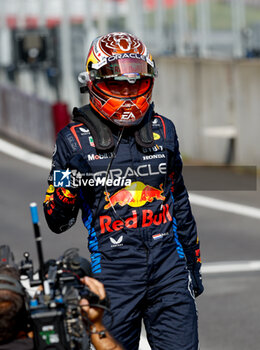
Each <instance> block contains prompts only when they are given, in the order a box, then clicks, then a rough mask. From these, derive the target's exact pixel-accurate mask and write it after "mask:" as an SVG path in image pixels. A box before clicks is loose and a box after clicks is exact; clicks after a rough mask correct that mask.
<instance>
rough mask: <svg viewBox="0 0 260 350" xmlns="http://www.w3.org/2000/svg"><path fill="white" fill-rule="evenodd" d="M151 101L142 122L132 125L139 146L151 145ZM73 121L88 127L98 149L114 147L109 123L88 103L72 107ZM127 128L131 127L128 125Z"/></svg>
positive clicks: (152, 111)
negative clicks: (79, 106)
mask: <svg viewBox="0 0 260 350" xmlns="http://www.w3.org/2000/svg"><path fill="white" fill-rule="evenodd" d="M153 107H154V104H153V103H152V104H151V105H150V107H149V109H148V111H147V112H146V114H145V116H144V118H143V120H142V122H141V123H140V124H139V125H138V126H135V127H134V136H135V140H136V143H137V144H138V145H139V146H141V147H153V146H154V139H153V132H152V124H151V118H152V116H153V115H154V110H153ZM73 121H76V122H80V123H83V124H84V125H86V126H87V127H88V129H89V130H90V132H91V135H92V137H93V139H94V142H95V145H96V148H97V150H98V151H108V150H112V149H114V147H115V143H114V138H113V134H112V131H111V128H112V127H113V126H112V125H111V123H110V122H109V121H107V120H105V119H103V118H101V117H100V116H98V115H97V114H96V113H95V112H94V111H93V109H92V108H91V107H90V105H86V106H83V107H81V108H76V107H75V108H74V109H73ZM129 129H132V128H131V127H129Z"/></svg>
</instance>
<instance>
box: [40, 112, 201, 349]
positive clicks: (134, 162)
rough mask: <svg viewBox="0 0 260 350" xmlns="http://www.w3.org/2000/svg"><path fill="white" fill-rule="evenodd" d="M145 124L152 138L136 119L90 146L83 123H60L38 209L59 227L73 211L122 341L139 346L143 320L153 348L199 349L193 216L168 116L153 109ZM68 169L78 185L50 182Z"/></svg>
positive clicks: (68, 221)
mask: <svg viewBox="0 0 260 350" xmlns="http://www.w3.org/2000/svg"><path fill="white" fill-rule="evenodd" d="M150 123H151V127H152V133H153V137H154V145H153V146H152V147H142V146H140V145H139V144H138V143H137V142H136V138H135V129H134V128H125V129H124V130H123V133H122V135H121V136H122V137H121V140H120V142H118V138H119V134H120V132H122V130H120V129H119V128H117V127H112V128H111V130H112V134H113V138H114V142H115V144H116V150H114V151H112V152H100V151H97V150H96V147H95V143H94V139H93V137H92V135H91V133H90V130H89V129H88V128H87V127H86V125H84V124H83V123H79V122H72V123H71V124H69V125H68V126H66V127H65V128H64V129H63V130H62V131H61V132H60V133H59V134H58V137H57V141H56V147H55V153H54V156H53V164H52V170H51V173H50V176H49V189H48V191H47V195H46V200H45V203H44V211H45V216H46V220H47V222H48V225H49V227H50V229H51V230H53V231H54V232H56V233H61V232H63V231H65V230H67V229H68V228H70V227H71V226H72V225H73V223H74V222H75V221H76V218H77V214H78V211H79V210H81V212H82V220H83V223H84V225H85V227H86V228H87V230H88V235H89V236H88V247H89V251H90V254H91V263H92V271H93V274H94V277H95V278H97V279H99V280H100V281H102V282H103V283H104V285H105V289H106V292H107V294H108V296H109V298H110V301H111V310H112V312H113V315H114V323H113V325H112V328H111V329H109V331H110V332H111V334H112V335H113V336H114V337H115V338H116V339H117V340H118V341H119V342H121V343H122V345H123V346H124V347H125V349H128V350H137V349H138V343H139V337H140V329H141V321H142V319H143V320H144V323H145V327H146V331H147V337H148V341H149V343H150V346H151V348H152V349H161V350H195V349H196V350H197V349H198V331H197V313H196V306H195V296H194V291H195V293H197V295H198V294H200V293H201V292H202V291H203V287H202V284H201V280H200V274H199V267H200V255H199V254H200V252H199V240H198V237H197V231H196V223H195V221H194V218H193V216H192V212H191V208H190V203H189V199H188V194H187V191H186V188H185V186H184V183H183V177H182V160H181V156H180V153H179V146H178V139H177V135H176V131H175V127H174V124H173V123H172V122H171V121H170V120H169V119H167V118H164V117H162V116H160V115H157V114H155V113H154V114H153V116H152V118H151V120H150ZM67 168H69V169H75V168H76V169H77V170H78V171H80V172H81V173H82V174H84V175H85V176H84V177H82V178H79V179H78V182H77V185H78V186H79V185H80V186H79V187H76V186H75V187H74V188H65V187H63V188H59V187H57V183H54V181H55V178H54V175H56V174H57V173H58V172H57V173H56V172H55V174H54V171H58V170H66V169H67ZM80 181H81V182H80ZM53 185H55V186H53ZM58 185H62V184H58ZM75 188H76V189H75ZM194 276H195V279H194ZM191 277H192V278H191ZM192 282H193V284H192ZM193 289H194V290H193ZM105 322H107V324H109V322H110V320H109V316H108V315H107V316H106V320H105Z"/></svg>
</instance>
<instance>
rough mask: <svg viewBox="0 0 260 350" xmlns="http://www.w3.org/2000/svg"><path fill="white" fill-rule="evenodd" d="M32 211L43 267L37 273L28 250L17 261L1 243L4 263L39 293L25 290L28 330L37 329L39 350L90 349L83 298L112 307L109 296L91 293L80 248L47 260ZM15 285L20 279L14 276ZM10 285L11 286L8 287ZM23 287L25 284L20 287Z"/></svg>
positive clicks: (87, 267) (0, 255)
mask: <svg viewBox="0 0 260 350" xmlns="http://www.w3.org/2000/svg"><path fill="white" fill-rule="evenodd" d="M35 207H36V205H34V207H33V208H34V214H33V213H32V218H33V225H34V232H35V240H36V246H37V252H38V259H39V270H38V272H37V273H35V272H34V268H33V261H32V260H31V259H30V255H29V253H28V252H25V253H24V259H23V260H22V261H21V262H20V264H18V265H17V264H16V263H15V261H14V255H13V253H12V252H11V249H10V248H9V246H0V262H1V263H4V264H5V265H7V266H11V267H15V268H16V269H18V270H19V273H20V276H21V282H22V284H24V283H25V280H27V281H29V288H31V289H32V288H35V292H34V293H33V296H32V295H29V293H28V292H26V290H25V289H24V297H25V298H24V299H25V304H26V308H27V320H25V322H27V323H28V327H29V328H28V329H29V330H31V331H32V332H33V339H34V348H35V349H37V350H47V349H48V350H87V349H90V340H89V337H88V333H87V332H86V328H87V327H88V326H89V325H90V322H89V321H88V319H86V318H85V317H84V319H83V317H82V313H81V308H80V305H79V301H80V299H82V298H85V299H87V300H88V302H89V304H90V305H95V306H99V307H101V308H104V309H108V308H109V302H108V299H104V300H100V299H99V297H98V295H96V294H95V293H93V292H91V291H90V290H89V289H88V288H87V287H86V286H85V285H84V284H82V283H81V281H80V278H82V277H84V276H91V267H90V263H89V262H88V260H86V259H84V258H82V257H81V256H80V255H79V254H78V249H76V248H71V249H68V250H66V251H65V252H64V253H63V255H62V256H61V257H59V258H58V259H57V260H48V261H47V262H46V263H44V260H43V252H42V246H41V236H40V231H39V225H38V214H37V207H36V214H37V215H36V214H35ZM0 280H4V281H7V282H8V283H9V282H10V278H5V276H3V275H1V276H0ZM13 284H14V285H15V284H17V281H15V280H14V279H13ZM6 286H8V287H6ZM18 287H19V288H20V290H21V286H18ZM15 288H16V287H13V286H10V285H7V284H0V289H9V290H12V291H14V292H17V293H18V294H21V293H20V290H18V289H17V290H15Z"/></svg>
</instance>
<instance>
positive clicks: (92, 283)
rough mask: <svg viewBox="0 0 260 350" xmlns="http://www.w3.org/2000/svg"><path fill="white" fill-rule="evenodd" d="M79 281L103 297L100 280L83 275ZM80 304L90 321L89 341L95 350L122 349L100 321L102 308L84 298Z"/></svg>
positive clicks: (103, 290)
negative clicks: (90, 303) (92, 304)
mask: <svg viewBox="0 0 260 350" xmlns="http://www.w3.org/2000/svg"><path fill="white" fill-rule="evenodd" d="M81 282H82V283H83V284H85V285H86V286H87V287H88V288H89V289H90V290H91V292H93V293H95V294H96V295H98V297H99V299H100V300H103V299H105V297H106V292H105V288H104V285H103V284H102V283H101V282H99V281H97V280H96V279H94V278H91V277H84V278H82V279H81ZM80 305H81V306H82V311H83V313H85V314H87V317H88V320H89V321H90V322H91V326H90V330H89V333H90V336H91V342H92V344H93V345H94V346H95V348H96V350H123V348H122V347H121V346H120V345H119V344H118V343H117V342H116V341H115V340H114V339H113V338H112V337H111V335H110V334H109V332H108V331H107V330H106V329H105V326H104V325H103V323H102V318H103V313H104V310H103V309H102V308H99V307H96V306H95V307H92V306H91V305H89V302H88V300H86V299H81V301H80Z"/></svg>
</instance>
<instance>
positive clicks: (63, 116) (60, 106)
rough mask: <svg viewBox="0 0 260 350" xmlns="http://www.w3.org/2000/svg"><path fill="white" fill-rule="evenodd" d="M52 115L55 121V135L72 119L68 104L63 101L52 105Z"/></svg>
mask: <svg viewBox="0 0 260 350" xmlns="http://www.w3.org/2000/svg"><path fill="white" fill-rule="evenodd" d="M52 115H53V122H54V130H55V136H57V134H58V132H59V131H60V130H61V129H63V128H64V126H66V125H67V124H69V122H70V121H71V119H70V115H69V113H68V105H67V104H66V103H63V102H57V103H55V104H54V105H53V106H52Z"/></svg>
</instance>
